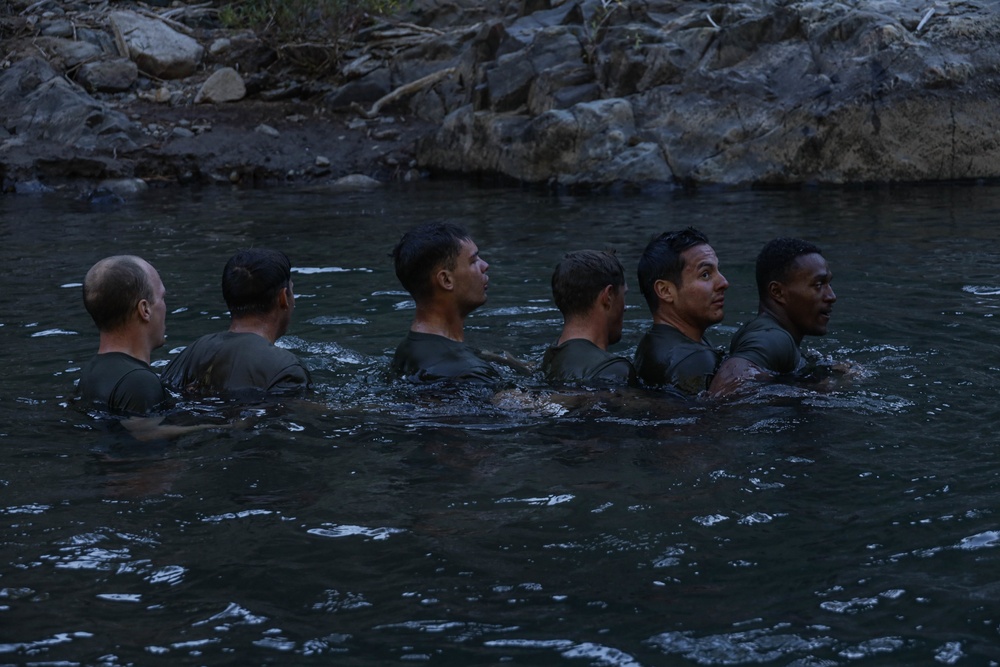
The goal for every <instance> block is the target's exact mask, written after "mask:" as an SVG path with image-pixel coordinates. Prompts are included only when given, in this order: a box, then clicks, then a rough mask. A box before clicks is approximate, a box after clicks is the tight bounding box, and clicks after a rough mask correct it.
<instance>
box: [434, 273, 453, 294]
mask: <svg viewBox="0 0 1000 667" xmlns="http://www.w3.org/2000/svg"><path fill="white" fill-rule="evenodd" d="M434 284H435V285H437V286H438V287H440V288H441V289H443V290H446V291H448V292H450V291H451V290H453V289H455V281H454V279H453V278H452V275H451V271H449V270H448V269H438V270H437V271H436V272H435V273H434Z"/></svg>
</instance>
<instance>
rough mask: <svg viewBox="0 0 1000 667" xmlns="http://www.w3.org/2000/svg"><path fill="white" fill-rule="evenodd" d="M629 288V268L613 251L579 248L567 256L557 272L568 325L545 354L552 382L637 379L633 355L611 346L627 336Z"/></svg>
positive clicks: (555, 289)
mask: <svg viewBox="0 0 1000 667" xmlns="http://www.w3.org/2000/svg"><path fill="white" fill-rule="evenodd" d="M627 292H628V285H626V284H625V270H624V269H623V268H622V264H621V262H620V261H618V258H617V257H615V255H614V253H612V252H606V251H598V250H580V251H577V252H571V253H568V254H567V255H566V256H565V257H563V259H562V261H560V262H559V264H558V265H557V266H556V269H555V272H553V274H552V298H553V300H554V301H555V303H556V307H557V308H559V312H561V313H562V315H563V330H562V333H561V334H560V336H559V339H558V340H557V341H556V344H555V345H553V346H552V347H550V348H549V349H548V350H546V351H545V355H544V356H543V357H542V372H543V373H544V374H545V378H546V379H547V380H548V381H549V382H573V383H584V384H598V385H603V386H607V385H633V384H635V371H634V370H633V368H632V364H631V363H630V362H629V361H628V359H625V358H624V357H618V356H615V355H613V354H611V353H610V352H608V346H609V345H613V344H615V343H617V342H618V341H620V340H621V337H622V326H623V322H624V317H625V294H626V293H627Z"/></svg>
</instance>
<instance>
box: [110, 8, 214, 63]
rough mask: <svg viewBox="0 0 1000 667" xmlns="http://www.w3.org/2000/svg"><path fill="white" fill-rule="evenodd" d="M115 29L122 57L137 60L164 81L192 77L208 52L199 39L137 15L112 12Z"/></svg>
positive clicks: (126, 12) (161, 22) (127, 12)
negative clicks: (125, 56)
mask: <svg viewBox="0 0 1000 667" xmlns="http://www.w3.org/2000/svg"><path fill="white" fill-rule="evenodd" d="M111 27H112V28H113V30H114V33H115V39H116V41H117V42H118V45H119V49H120V50H121V51H122V55H127V56H128V57H129V58H131V59H132V60H134V61H135V63H136V64H137V65H138V66H139V69H141V70H142V71H143V72H147V73H149V74H152V75H153V76H155V77H158V78H161V79H182V78H184V77H186V76H190V75H191V74H193V73H194V72H195V70H196V69H197V68H198V65H199V63H201V59H202V56H203V55H204V52H205V50H204V49H203V48H202V46H201V44H199V43H198V42H197V40H195V39H193V38H191V37H188V36H187V35H184V34H181V33H179V32H177V31H176V30H174V29H173V28H171V27H170V26H168V25H167V24H166V23H164V22H163V21H158V20H156V19H152V18H147V17H145V16H143V15H141V14H137V13H135V12H129V11H117V12H112V13H111Z"/></svg>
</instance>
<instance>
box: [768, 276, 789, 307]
mask: <svg viewBox="0 0 1000 667" xmlns="http://www.w3.org/2000/svg"><path fill="white" fill-rule="evenodd" d="M767 295H768V296H769V297H771V301H774V302H775V303H780V304H784V303H785V286H784V285H783V284H782V283H780V282H778V281H777V280H772V281H771V282H769V283H768V284H767Z"/></svg>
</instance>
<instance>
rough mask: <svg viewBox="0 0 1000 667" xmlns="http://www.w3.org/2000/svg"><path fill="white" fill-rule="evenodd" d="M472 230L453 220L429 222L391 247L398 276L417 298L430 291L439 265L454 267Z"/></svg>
mask: <svg viewBox="0 0 1000 667" xmlns="http://www.w3.org/2000/svg"><path fill="white" fill-rule="evenodd" d="M470 238H471V237H470V236H469V232H467V231H466V230H465V228H464V227H462V226H461V225H456V224H454V223H451V222H429V223H425V224H423V225H420V226H419V227H415V228H413V229H411V230H410V231H408V232H406V233H405V234H403V238H401V239H400V240H399V243H397V244H396V247H395V248H393V249H392V261H393V264H394V265H395V268H396V277H397V278H399V282H400V283H402V285H403V287H404V288H405V289H406V291H407V292H409V293H410V295H411V296H412V297H413V298H414V299H417V300H419V299H422V298H424V297H426V296H428V295H430V294H431V284H432V282H431V276H432V275H433V274H434V272H435V271H436V270H437V269H438V268H442V267H443V268H445V269H447V270H449V271H451V270H454V268H455V261H456V260H457V259H458V255H459V253H460V252H461V251H462V242H463V241H468V240H470Z"/></svg>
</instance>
